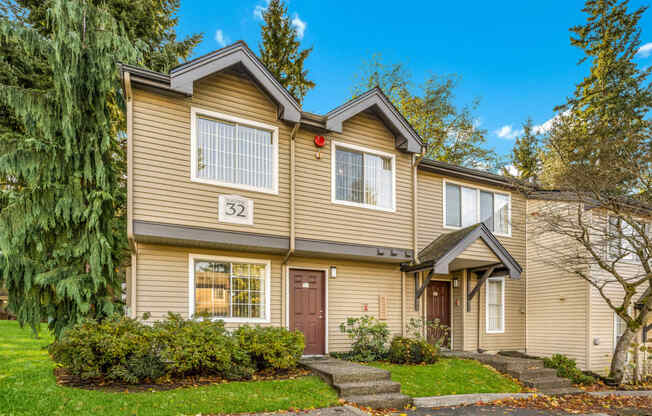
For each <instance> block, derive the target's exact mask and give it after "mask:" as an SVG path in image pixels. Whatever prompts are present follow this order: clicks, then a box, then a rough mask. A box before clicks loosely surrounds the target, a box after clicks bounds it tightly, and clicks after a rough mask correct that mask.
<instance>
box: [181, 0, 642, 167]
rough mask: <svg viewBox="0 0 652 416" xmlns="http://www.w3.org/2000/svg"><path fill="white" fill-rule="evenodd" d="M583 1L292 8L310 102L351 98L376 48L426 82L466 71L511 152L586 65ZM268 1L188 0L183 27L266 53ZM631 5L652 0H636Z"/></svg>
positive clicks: (213, 44) (467, 96)
mask: <svg viewBox="0 0 652 416" xmlns="http://www.w3.org/2000/svg"><path fill="white" fill-rule="evenodd" d="M583 3H584V2H583V1H578V0H572V1H568V0H566V1H556V0H550V1H545V2H542V1H531V0H526V1H523V0H520V1H506V0H503V1H499V2H488V1H464V2H463V1H432V0H430V1H405V2H402V3H400V5H401V7H396V6H397V3H396V2H395V1H392V2H389V1H381V0H375V1H370V0H354V1H351V0H349V1H338V2H335V1H333V2H326V1H315V0H290V1H289V2H288V12H289V14H290V17H291V19H292V20H293V22H294V23H295V25H296V27H297V29H298V32H299V33H300V34H301V35H302V36H303V38H302V45H303V46H304V47H310V46H313V47H314V50H313V52H312V54H311V55H310V57H309V58H308V59H307V60H306V68H307V69H308V70H309V78H310V79H312V80H313V81H315V82H316V83H317V87H316V88H314V89H313V90H312V91H310V92H309V93H308V95H307V96H306V98H305V101H304V104H303V108H304V110H307V111H312V112H316V113H320V114H322V113H325V112H328V111H329V110H331V109H332V108H334V107H336V106H338V105H339V104H341V103H342V102H344V101H346V100H347V99H349V98H350V97H351V92H352V87H353V85H354V83H355V75H356V73H358V72H359V70H360V68H361V65H362V63H363V61H365V60H366V59H368V58H369V57H371V56H372V55H373V54H374V53H380V54H382V56H383V58H384V60H385V61H386V62H388V63H391V62H402V63H404V64H405V65H406V67H407V68H408V69H409V70H410V72H411V73H412V75H413V78H414V80H415V82H417V83H419V82H422V81H423V80H425V79H426V78H427V77H429V76H430V75H431V74H440V75H446V74H457V75H459V76H461V78H462V79H461V83H460V85H459V87H458V89H457V91H456V102H457V103H458V104H459V105H464V104H468V103H470V102H471V101H472V100H473V98H475V97H477V98H480V100H481V103H480V107H479V108H478V110H477V111H476V113H475V115H476V117H477V119H478V122H479V124H480V126H481V127H482V128H484V129H486V130H488V132H489V133H488V139H489V144H488V146H489V147H492V148H494V149H495V150H496V151H497V152H499V153H501V154H506V153H508V152H509V151H511V148H512V146H513V143H514V136H515V135H516V134H517V133H518V130H519V129H520V126H521V123H522V122H523V121H524V120H525V119H526V118H527V117H528V116H530V117H532V119H533V120H534V122H535V124H540V125H542V124H544V123H545V122H546V121H548V120H550V118H552V117H553V116H554V114H553V111H552V109H553V107H554V106H555V105H558V104H561V103H563V102H564V101H565V98H566V97H567V96H568V95H570V94H572V92H573V90H574V85H575V83H577V82H578V81H579V80H580V79H581V78H582V76H583V75H584V74H586V73H587V71H588V68H587V66H586V65H583V66H577V61H578V59H579V58H580V56H581V55H580V53H579V51H578V50H576V49H575V48H573V47H571V46H570V44H569V31H568V28H569V27H571V26H573V25H576V24H582V23H583V22H584V21H585V18H584V15H583V14H582V13H581V11H580V10H581V8H582V6H583ZM266 4H267V3H266V0H221V1H219V5H218V2H216V1H215V0H212V1H208V0H182V1H181V10H180V12H179V27H178V33H179V34H180V35H181V36H184V35H187V34H189V33H194V32H203V33H204V41H203V42H202V43H201V44H200V45H199V47H198V48H197V49H196V50H195V55H194V56H198V55H201V54H204V53H207V52H210V51H212V50H215V49H218V48H220V47H222V46H224V45H225V44H229V43H232V42H234V41H236V40H244V41H245V42H247V44H248V45H249V46H250V47H251V48H252V49H253V50H254V51H256V52H257V51H258V44H259V41H260V24H261V20H260V18H259V17H258V15H259V13H260V11H261V10H262V9H264V8H265V7H266ZM630 4H631V6H632V7H638V6H641V5H646V4H649V1H643V0H631V1H630ZM641 27H642V28H643V35H642V39H641V40H642V44H643V45H645V46H644V47H643V50H642V51H641V53H640V54H639V57H638V59H639V62H640V65H641V66H648V65H652V9H650V10H648V11H647V12H646V15H645V16H644V17H643V20H642V21H641Z"/></svg>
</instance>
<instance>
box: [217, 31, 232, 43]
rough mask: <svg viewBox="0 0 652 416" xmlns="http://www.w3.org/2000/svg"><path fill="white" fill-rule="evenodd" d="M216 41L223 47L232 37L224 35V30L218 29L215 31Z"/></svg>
mask: <svg viewBox="0 0 652 416" xmlns="http://www.w3.org/2000/svg"><path fill="white" fill-rule="evenodd" d="M215 41H216V42H217V43H218V44H219V45H220V46H222V47H224V46H226V45H227V44H229V43H231V39H229V37H228V36H225V35H224V32H222V29H217V31H216V32H215Z"/></svg>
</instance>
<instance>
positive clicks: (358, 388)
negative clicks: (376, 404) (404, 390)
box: [334, 380, 401, 398]
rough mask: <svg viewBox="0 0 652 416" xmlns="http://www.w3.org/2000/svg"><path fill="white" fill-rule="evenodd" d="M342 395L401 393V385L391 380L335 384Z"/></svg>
mask: <svg viewBox="0 0 652 416" xmlns="http://www.w3.org/2000/svg"><path fill="white" fill-rule="evenodd" d="M334 387H335V388H336V389H337V391H338V392H339V394H340V397H343V398H346V397H349V396H364V395H369V394H382V393H400V392H401V385H400V384H399V383H397V382H395V381H391V380H375V381H362V382H356V383H343V384H335V385H334Z"/></svg>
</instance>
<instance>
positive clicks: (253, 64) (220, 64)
mask: <svg viewBox="0 0 652 416" xmlns="http://www.w3.org/2000/svg"><path fill="white" fill-rule="evenodd" d="M232 67H239V68H244V69H245V70H246V72H248V73H249V74H250V75H251V77H252V78H253V80H254V81H255V82H256V83H257V84H258V85H259V86H260V87H261V88H262V89H263V90H264V91H265V92H266V93H267V94H269V96H270V97H271V98H272V99H273V100H274V101H276V102H277V103H278V105H279V107H280V115H279V117H280V118H281V119H283V120H286V121H289V122H293V123H297V122H299V121H300V120H301V107H300V106H299V103H297V101H296V100H295V99H294V97H292V95H291V94H290V93H289V92H288V91H287V90H286V89H285V88H283V86H282V85H281V84H280V83H279V82H278V81H277V80H276V78H274V76H273V75H272V74H271V73H270V72H269V71H268V70H267V68H265V66H264V65H263V63H262V62H260V60H258V58H257V57H256V55H255V54H254V53H253V52H252V51H251V49H249V47H248V46H247V44H246V43H244V42H242V41H238V42H236V43H234V44H232V45H229V46H226V47H224V48H222V49H218V50H216V51H214V52H211V53H209V54H206V55H204V56H200V57H199V58H196V59H193V60H191V61H188V62H186V63H184V64H181V65H179V66H177V67H175V68H173V69H172V70H170V74H169V75H166V74H160V73H157V72H154V71H148V70H144V69H142V68H135V67H132V66H128V65H123V66H122V71H123V72H125V71H126V72H130V73H132V74H134V75H136V76H137V77H138V79H136V81H137V82H141V81H144V83H145V84H151V85H150V86H153V87H157V88H162V89H167V90H169V91H171V92H176V93H180V94H183V95H186V96H191V95H192V94H193V83H194V82H195V81H197V80H199V79H202V78H205V77H207V76H209V75H211V74H214V73H216V72H220V71H223V70H225V69H228V68H232ZM141 79H142V80H141Z"/></svg>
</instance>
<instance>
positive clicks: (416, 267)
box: [402, 223, 523, 310]
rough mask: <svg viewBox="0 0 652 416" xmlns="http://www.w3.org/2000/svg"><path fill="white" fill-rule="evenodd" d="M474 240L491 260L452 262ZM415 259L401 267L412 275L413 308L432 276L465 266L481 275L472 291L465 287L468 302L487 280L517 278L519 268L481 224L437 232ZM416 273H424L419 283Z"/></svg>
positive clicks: (520, 268) (518, 276) (448, 272)
mask: <svg viewBox="0 0 652 416" xmlns="http://www.w3.org/2000/svg"><path fill="white" fill-rule="evenodd" d="M478 241H481V242H482V243H484V245H486V248H488V250H489V251H490V252H491V254H492V256H491V259H490V258H485V259H484V261H479V260H467V261H466V263H463V264H465V265H466V266H470V265H473V266H472V267H461V266H460V264H461V263H459V262H458V263H457V265H456V263H455V262H456V260H457V259H458V257H460V255H462V253H464V252H465V251H466V250H467V249H469V248H470V247H471V246H472V245H473V244H474V243H476V242H478ZM417 259H419V260H420V262H419V263H417V264H410V265H403V266H402V270H403V271H404V272H406V273H414V276H415V299H414V302H415V310H416V309H418V302H419V299H420V298H421V295H423V292H424V291H425V290H426V288H427V286H428V284H429V283H430V280H431V279H432V278H433V276H435V275H449V274H450V273H451V272H453V271H455V270H459V269H460V268H466V269H467V270H469V271H470V272H472V273H476V274H478V275H481V276H482V277H481V278H479V279H478V282H477V285H476V287H475V288H473V290H470V288H468V289H467V290H468V293H467V298H468V300H469V301H470V300H471V299H473V297H474V296H475V295H476V293H478V291H479V290H480V288H481V287H482V285H483V284H484V283H485V282H486V281H487V279H489V278H492V277H499V276H509V278H511V279H520V278H521V272H522V271H523V268H522V267H521V265H520V264H518V262H517V261H516V259H514V257H512V255H511V254H510V253H509V251H507V249H506V248H505V247H503V245H502V244H501V243H500V241H498V239H497V238H496V237H495V236H494V235H493V233H492V232H491V231H490V230H489V229H488V228H487V226H486V225H484V224H483V223H480V224H476V225H472V226H470V227H466V228H463V229H461V230H458V231H454V232H451V233H446V234H442V235H440V236H439V237H438V238H437V239H435V240H434V241H433V242H432V243H430V244H428V246H426V247H425V248H424V249H423V250H421V252H420V253H419V255H418V257H417ZM479 263H485V264H479ZM419 272H428V274H427V275H426V278H425V279H424V281H423V283H422V285H421V286H419V285H418V284H416V283H417V273H419Z"/></svg>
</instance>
